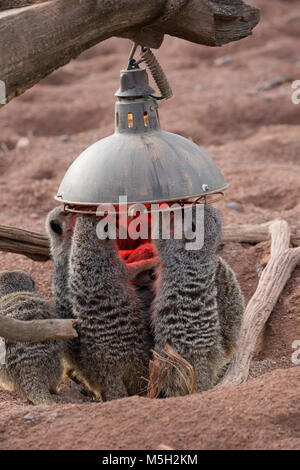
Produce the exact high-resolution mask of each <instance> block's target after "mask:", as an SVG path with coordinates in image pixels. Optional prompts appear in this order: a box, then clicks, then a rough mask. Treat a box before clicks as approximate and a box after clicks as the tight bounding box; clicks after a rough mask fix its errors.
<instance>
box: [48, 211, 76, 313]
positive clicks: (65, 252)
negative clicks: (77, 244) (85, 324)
mask: <svg viewBox="0 0 300 470" xmlns="http://www.w3.org/2000/svg"><path fill="white" fill-rule="evenodd" d="M75 217H76V216H75V214H72V213H67V212H65V211H64V207H63V206H58V207H55V208H54V209H53V210H51V211H50V212H49V214H48V216H47V219H46V232H47V235H48V237H49V240H50V254H51V258H52V260H53V263H54V273H53V278H52V293H53V295H54V298H55V306H56V312H57V314H58V316H59V317H60V318H72V317H73V314H72V304H71V300H70V295H69V259H70V252H71V243H72V236H73V228H74V223H75Z"/></svg>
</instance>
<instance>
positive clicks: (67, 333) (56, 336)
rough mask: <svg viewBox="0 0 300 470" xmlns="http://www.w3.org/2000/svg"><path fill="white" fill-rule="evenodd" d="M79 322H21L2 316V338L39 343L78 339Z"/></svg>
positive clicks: (54, 320)
mask: <svg viewBox="0 0 300 470" xmlns="http://www.w3.org/2000/svg"><path fill="white" fill-rule="evenodd" d="M76 323H77V320H72V319H70V320H69V319H67V320H58V319H53V320H31V321H21V320H15V319H14V318H9V317H5V316H3V315H0V337H2V338H5V339H6V340H8V341H21V342H24V343H25V342H29V343H37V342H40V341H49V340H61V339H72V338H77V336H78V335H77V332H76V330H75V329H74V326H75V324H76Z"/></svg>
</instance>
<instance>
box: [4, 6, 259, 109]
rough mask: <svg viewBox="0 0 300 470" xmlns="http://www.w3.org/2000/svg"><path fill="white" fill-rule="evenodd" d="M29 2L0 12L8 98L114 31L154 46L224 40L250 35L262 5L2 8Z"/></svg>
mask: <svg viewBox="0 0 300 470" xmlns="http://www.w3.org/2000/svg"><path fill="white" fill-rule="evenodd" d="M26 4H29V6H25V7H23V8H14V9H8V10H4V11H2V12H0V50H1V54H0V80H2V81H3V82H4V83H5V88H6V102H9V101H10V100H11V99H12V98H14V97H15V96H18V95H20V94H21V93H23V92H24V91H25V90H27V89H28V88H30V87H32V86H33V85H34V84H35V83H37V82H39V81H40V80H41V79H42V78H44V77H46V76H47V75H49V74H50V73H51V72H53V71H54V70H55V69H57V68H59V67H61V66H63V65H65V64H67V63H68V62H69V61H70V60H71V59H73V58H75V57H77V56H78V55H79V54H80V53H81V52H82V51H84V50H85V49H88V48H89V47H91V46H93V45H95V44H97V43H99V42H101V41H104V40H105V39H107V38H109V37H112V36H119V37H128V38H130V39H133V40H135V41H137V42H138V43H139V44H142V45H145V46H148V47H154V48H157V47H159V46H160V45H161V43H162V40H163V36H164V34H170V35H172V36H177V37H180V38H182V39H185V40H188V41H192V42H196V43H198V44H206V45H208V46H220V45H222V44H227V43H229V42H231V41H236V40H238V39H241V38H243V37H246V36H248V35H250V34H251V31H252V29H253V28H254V27H255V26H256V24H257V23H258V21H259V10H258V9H257V8H254V7H252V6H247V5H245V4H244V2H243V1H242V0H188V1H185V2H182V1H181V0H147V1H145V0H97V1H94V0H84V1H81V0H68V1H65V0H49V1H42V3H40V2H37V1H34V0H32V1H30V0H28V1H26V0H22V1H21V2H20V1H13V0H6V1H4V3H3V2H2V8H1V10H3V8H4V7H7V8H11V7H12V6H22V5H26ZM180 6H182V8H181V9H180ZM178 8H179V11H177V10H178ZM162 20H163V21H162ZM124 65H125V64H124Z"/></svg>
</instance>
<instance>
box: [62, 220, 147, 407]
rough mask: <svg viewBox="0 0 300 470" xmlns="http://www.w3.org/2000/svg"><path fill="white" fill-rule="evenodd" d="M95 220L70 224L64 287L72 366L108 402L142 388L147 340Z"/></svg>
mask: <svg viewBox="0 0 300 470" xmlns="http://www.w3.org/2000/svg"><path fill="white" fill-rule="evenodd" d="M98 222H99V219H97V218H96V217H94V216H88V215H85V216H80V217H77V220H76V224H75V229H74V235H73V241H72V248H71V256H70V276H69V288H70V295H71V299H72V308H73V314H74V315H75V317H77V318H78V324H77V331H78V334H79V342H80V348H79V350H78V351H77V352H75V354H74V357H73V367H74V368H75V369H76V372H77V374H78V378H79V380H80V381H82V382H83V383H85V385H86V387H87V388H88V389H89V390H90V391H91V392H92V393H93V394H94V395H95V397H96V398H97V399H100V400H101V399H102V400H103V401H108V400H112V399H115V398H121V397H125V396H128V395H134V394H137V393H140V392H141V390H142V388H144V386H145V384H144V383H143V381H142V379H141V377H142V376H145V374H146V373H147V369H148V363H149V349H150V339H149V335H148V332H147V329H146V328H145V321H144V319H143V316H142V312H141V305H140V302H139V299H138V296H137V294H136V292H135V290H134V288H133V286H132V284H131V282H130V276H129V274H128V271H127V268H126V265H125V263H124V261H123V260H122V259H121V257H120V255H119V252H118V250H117V247H116V243H115V240H112V239H110V238H109V235H108V237H107V238H106V239H105V240H102V239H99V238H98V236H97V234H96V228H97V224H98Z"/></svg>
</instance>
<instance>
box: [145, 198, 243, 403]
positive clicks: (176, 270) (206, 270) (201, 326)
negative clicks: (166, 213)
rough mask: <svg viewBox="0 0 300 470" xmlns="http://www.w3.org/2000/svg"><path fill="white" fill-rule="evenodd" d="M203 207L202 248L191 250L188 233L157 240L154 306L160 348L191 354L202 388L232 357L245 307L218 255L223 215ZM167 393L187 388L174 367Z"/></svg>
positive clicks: (169, 373) (156, 340) (211, 382)
mask: <svg viewBox="0 0 300 470" xmlns="http://www.w3.org/2000/svg"><path fill="white" fill-rule="evenodd" d="M203 210H204V241H203V246H202V248H201V249H195V250H188V249H186V243H187V242H188V240H187V238H186V237H185V235H184V234H183V235H182V237H181V239H176V238H175V237H174V233H173V235H172V234H171V237H170V239H166V240H164V239H162V237H161V235H160V237H159V239H157V240H154V244H155V247H156V250H157V253H158V257H159V260H160V268H159V270H158V276H157V280H156V281H155V299H154V301H153V304H152V307H151V318H152V326H153V334H154V343H155V346H154V349H155V351H157V352H158V353H161V351H162V349H163V348H164V346H165V345H166V343H168V344H170V346H172V347H173V349H175V351H176V352H177V353H179V354H180V355H181V356H182V357H183V358H184V359H186V360H187V361H188V362H189V363H190V364H191V365H192V366H193V367H194V371H195V378H196V386H195V391H196V392H201V391H204V390H208V389H209V388H211V387H212V386H213V385H214V384H215V383H216V381H217V380H218V378H219V376H220V374H221V371H222V369H223V367H224V365H225V364H226V363H227V362H228V361H229V360H230V358H231V354H232V351H233V349H234V346H235V343H236V340H237V336H238V332H239V328H240V324H241V318H242V315H243V311H244V302H243V296H242V294H241V290H240V288H239V286H238V283H237V280H236V277H235V275H234V273H233V272H232V270H231V269H230V267H229V266H228V265H227V264H226V263H225V262H224V261H223V260H222V259H221V258H218V257H217V256H216V251H217V247H218V245H219V242H220V239H221V232H222V219H221V215H220V213H219V211H217V210H216V209H215V208H213V207H211V206H207V205H205V206H204V208H203ZM193 225H194V226H195V208H193ZM189 241H190V240H189ZM162 392H163V396H165V397H170V396H178V395H184V394H186V393H187V390H186V386H185V384H184V382H183V379H182V378H181V376H180V374H178V372H177V371H176V369H175V368H174V367H169V368H168V371H167V374H166V377H165V380H164V384H163V388H162Z"/></svg>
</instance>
